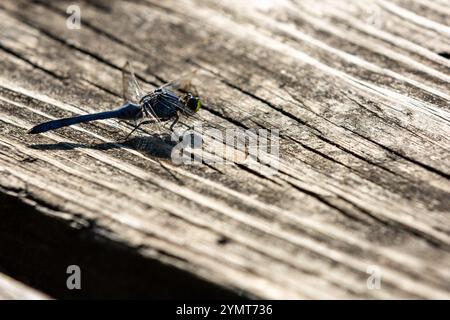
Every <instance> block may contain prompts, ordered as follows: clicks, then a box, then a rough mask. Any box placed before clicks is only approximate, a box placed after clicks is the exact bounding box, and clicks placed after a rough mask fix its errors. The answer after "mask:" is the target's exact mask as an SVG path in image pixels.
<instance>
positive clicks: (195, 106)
mask: <svg viewBox="0 0 450 320" xmlns="http://www.w3.org/2000/svg"><path fill="white" fill-rule="evenodd" d="M187 107H188V108H189V110H192V111H193V112H197V111H198V110H199V109H200V100H199V99H198V98H194V97H192V98H189V100H188V101H187Z"/></svg>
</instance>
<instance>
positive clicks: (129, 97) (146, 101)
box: [28, 61, 201, 138]
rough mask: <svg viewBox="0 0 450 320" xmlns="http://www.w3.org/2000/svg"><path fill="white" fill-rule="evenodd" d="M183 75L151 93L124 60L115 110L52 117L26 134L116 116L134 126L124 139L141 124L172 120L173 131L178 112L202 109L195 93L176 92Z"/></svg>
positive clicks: (180, 87)
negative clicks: (121, 98) (143, 86)
mask: <svg viewBox="0 0 450 320" xmlns="http://www.w3.org/2000/svg"><path fill="white" fill-rule="evenodd" d="M184 80H185V77H184V78H180V79H178V80H176V81H172V82H169V83H166V84H164V85H162V86H160V87H158V88H157V89H155V90H154V91H152V92H148V93H145V92H144V91H143V90H142V88H141V86H140V84H139V82H138V81H137V79H136V75H135V73H134V70H133V68H132V66H131V63H130V62H129V61H127V62H126V63H125V66H124V67H123V68H122V96H123V100H124V104H123V105H122V106H121V107H119V108H117V109H114V110H111V111H104V112H98V113H91V114H86V115H80V116H75V117H69V118H63V119H57V120H51V121H48V122H44V123H41V124H38V125H36V126H34V127H33V128H31V129H30V130H28V133H29V134H37V133H43V132H47V131H51V130H56V129H59V128H62V127H67V126H71V125H75V124H78V123H84V122H90V121H96V120H104V119H119V120H132V121H134V128H133V130H132V131H131V132H130V133H129V134H128V136H127V138H128V137H129V136H130V135H131V134H132V133H133V132H135V131H136V130H137V129H138V128H139V127H140V126H141V125H143V124H147V123H156V124H157V125H158V126H159V127H161V123H162V122H167V121H172V124H171V125H170V131H173V130H174V127H175V125H176V124H177V123H178V121H179V118H180V114H182V115H187V116H193V115H194V114H195V113H197V112H198V111H199V110H200V108H201V102H200V99H199V97H198V95H196V94H195V93H192V92H184V93H178V92H176V91H178V90H180V89H182V86H183V81H184Z"/></svg>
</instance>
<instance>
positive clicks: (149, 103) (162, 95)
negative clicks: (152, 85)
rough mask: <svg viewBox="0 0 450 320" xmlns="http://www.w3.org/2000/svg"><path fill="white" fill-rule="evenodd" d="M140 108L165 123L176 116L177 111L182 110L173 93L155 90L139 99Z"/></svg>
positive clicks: (181, 105) (178, 99)
mask: <svg viewBox="0 0 450 320" xmlns="http://www.w3.org/2000/svg"><path fill="white" fill-rule="evenodd" d="M140 103H141V106H142V107H143V109H144V110H146V111H147V112H148V113H150V115H151V116H154V117H156V118H157V119H158V120H161V121H166V120H169V119H171V118H173V117H175V116H176V114H177V111H178V110H179V109H181V108H183V104H182V103H181V102H180V98H179V97H178V96H177V95H176V94H175V93H173V92H171V91H169V90H164V89H157V90H155V91H154V92H152V93H149V94H147V95H145V96H143V97H142V98H141V101H140Z"/></svg>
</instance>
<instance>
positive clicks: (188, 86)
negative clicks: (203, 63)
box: [160, 69, 198, 96]
mask: <svg viewBox="0 0 450 320" xmlns="http://www.w3.org/2000/svg"><path fill="white" fill-rule="evenodd" d="M197 72H198V70H197V69H196V70H193V71H190V72H188V73H186V74H184V75H182V76H181V77H179V78H178V79H176V80H173V81H170V82H168V83H166V84H163V85H162V86H161V87H160V88H161V89H166V90H170V91H180V92H191V93H192V94H194V95H196V96H198V92H197V90H196V88H195V86H194V85H193V83H192V79H193V78H194V77H195V74H196V73H197Z"/></svg>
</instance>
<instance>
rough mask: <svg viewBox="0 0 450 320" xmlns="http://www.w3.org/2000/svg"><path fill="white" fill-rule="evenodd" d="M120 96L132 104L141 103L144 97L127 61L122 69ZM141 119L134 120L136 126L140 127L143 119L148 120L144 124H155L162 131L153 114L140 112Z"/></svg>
mask: <svg viewBox="0 0 450 320" xmlns="http://www.w3.org/2000/svg"><path fill="white" fill-rule="evenodd" d="M122 86H123V91H122V96H123V99H124V102H125V103H126V102H129V101H130V102H133V103H136V104H139V103H140V101H141V98H142V97H144V96H145V92H144V90H142V88H141V86H140V85H139V82H138V81H137V79H136V75H135V73H134V69H133V66H132V65H131V63H130V62H129V61H127V62H126V63H125V66H124V67H123V69H122ZM142 111H143V112H142V118H141V119H136V123H135V125H136V126H140V125H141V124H143V123H142V122H143V121H144V119H145V118H147V119H148V120H145V121H146V122H151V123H156V125H157V127H158V130H161V131H162V125H161V122H160V121H159V120H158V119H157V118H156V117H155V116H154V114H155V113H154V112H153V110H152V112H147V110H146V109H143V110H142Z"/></svg>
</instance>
